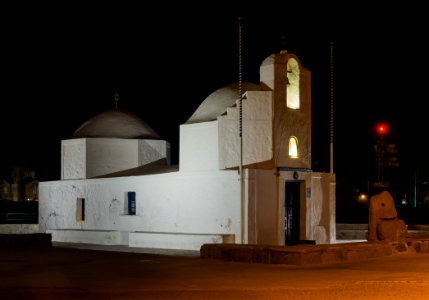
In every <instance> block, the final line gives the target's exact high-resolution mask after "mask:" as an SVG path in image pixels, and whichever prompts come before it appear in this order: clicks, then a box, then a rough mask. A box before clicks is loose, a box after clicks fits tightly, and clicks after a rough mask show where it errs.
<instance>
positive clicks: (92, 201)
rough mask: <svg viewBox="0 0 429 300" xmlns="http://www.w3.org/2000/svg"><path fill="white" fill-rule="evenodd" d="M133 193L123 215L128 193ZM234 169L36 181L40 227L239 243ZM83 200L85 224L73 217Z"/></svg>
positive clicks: (238, 216) (44, 230)
mask: <svg viewBox="0 0 429 300" xmlns="http://www.w3.org/2000/svg"><path fill="white" fill-rule="evenodd" d="M128 191H135V192H136V209H137V211H136V215H128V211H127V192H128ZM239 193H240V188H239V180H238V175H237V172H236V171H216V172H213V171H211V172H172V173H165V174H156V175H145V176H131V177H117V178H103V179H89V180H66V181H50V182H41V183H40V186H39V228H40V231H41V232H46V231H47V230H51V229H85V230H119V231H127V232H133V231H147V232H173V233H219V234H234V235H235V238H236V241H240V239H241V237H240V202H239V199H240V196H239ZM77 198H85V220H84V221H79V220H77V219H76V209H77Z"/></svg>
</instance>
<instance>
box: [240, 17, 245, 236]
mask: <svg viewBox="0 0 429 300" xmlns="http://www.w3.org/2000/svg"><path fill="white" fill-rule="evenodd" d="M242 81H243V79H242V68H241V17H239V18H238V94H239V95H238V96H239V97H240V98H239V99H240V100H239V128H238V130H239V138H240V166H239V173H240V217H241V219H240V222H241V243H242V244H244V243H245V241H246V239H245V236H244V235H245V232H246V231H245V211H246V210H245V205H244V182H243V180H244V176H243V90H242Z"/></svg>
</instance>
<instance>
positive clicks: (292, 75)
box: [286, 58, 299, 109]
mask: <svg viewBox="0 0 429 300" xmlns="http://www.w3.org/2000/svg"><path fill="white" fill-rule="evenodd" d="M286 106H287V107H289V108H292V109H299V65H298V62H297V61H296V59H293V58H289V60H288V61H287V82H286Z"/></svg>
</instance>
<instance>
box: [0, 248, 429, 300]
mask: <svg viewBox="0 0 429 300" xmlns="http://www.w3.org/2000/svg"><path fill="white" fill-rule="evenodd" d="M72 246H73V247H72ZM74 246H76V247H74ZM90 248H93V247H92V246H89V245H71V244H59V243H54V246H53V247H45V246H43V245H41V246H39V247H35V248H33V249H31V248H30V247H25V246H22V245H21V246H20V247H11V246H8V247H3V248H1V249H0V299H2V300H9V299H61V300H64V299H208V300H210V299H300V300H305V299H318V300H319V299H330V300H335V299H341V300H346V299H366V300H368V299H369V300H370V299H389V300H392V299H401V300H403V299H419V300H420V299H429V254H428V253H411V254H396V255H393V256H389V257H381V258H377V259H363V260H362V261H360V262H353V263H335V264H320V265H311V266H308V265H307V266H288V265H271V264H257V263H239V262H229V261H223V260H215V259H202V258H200V256H199V255H198V252H192V251H191V252H187V251H185V252H175V251H169V250H159V251H153V250H150V249H139V248H128V247H125V248H119V247H117V246H111V247H98V248H95V249H97V250H93V249H90ZM113 250H114V251H113ZM147 252H157V253H147Z"/></svg>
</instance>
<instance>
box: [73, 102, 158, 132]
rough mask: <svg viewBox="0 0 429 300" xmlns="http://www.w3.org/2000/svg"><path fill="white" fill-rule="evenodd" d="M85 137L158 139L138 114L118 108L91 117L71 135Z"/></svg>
mask: <svg viewBox="0 0 429 300" xmlns="http://www.w3.org/2000/svg"><path fill="white" fill-rule="evenodd" d="M86 137H91V138H95V137H103V138H124V139H160V137H159V135H158V134H157V133H156V132H155V131H154V130H153V129H152V128H151V127H150V126H149V125H147V124H146V123H145V122H144V121H143V120H141V119H140V118H139V117H138V116H136V115H135V114H132V113H130V112H127V111H124V110H121V109H118V108H115V109H110V110H107V111H104V112H102V113H100V114H98V115H96V116H94V117H92V118H91V119H89V120H88V121H86V122H85V123H83V124H82V126H80V127H79V128H78V129H77V130H76V131H75V132H74V133H73V135H72V138H86Z"/></svg>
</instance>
